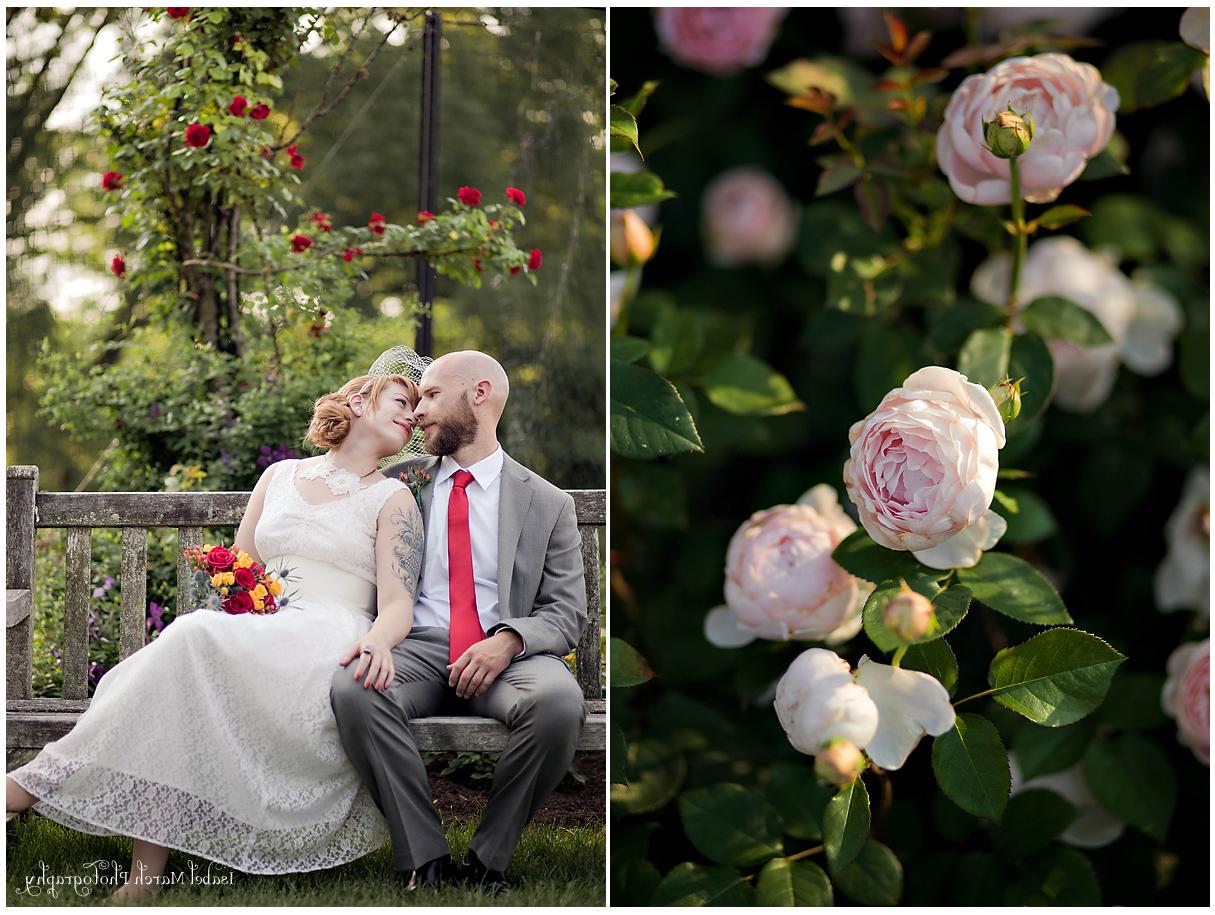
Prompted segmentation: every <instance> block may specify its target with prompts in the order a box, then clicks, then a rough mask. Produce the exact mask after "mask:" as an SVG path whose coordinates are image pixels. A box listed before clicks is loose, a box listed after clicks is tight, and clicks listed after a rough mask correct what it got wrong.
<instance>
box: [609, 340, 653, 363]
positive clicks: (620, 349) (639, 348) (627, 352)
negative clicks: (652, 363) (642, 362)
mask: <svg viewBox="0 0 1215 915" xmlns="http://www.w3.org/2000/svg"><path fill="white" fill-rule="evenodd" d="M611 339H612V353H611V354H612V358H613V359H615V360H616V361H617V362H636V361H637V360H638V359H640V358H641V357H642V356H644V355H645V354H646V353H648V352H649V351H650V343H649V341H648V340H642V339H641V338H639V337H612V338H611Z"/></svg>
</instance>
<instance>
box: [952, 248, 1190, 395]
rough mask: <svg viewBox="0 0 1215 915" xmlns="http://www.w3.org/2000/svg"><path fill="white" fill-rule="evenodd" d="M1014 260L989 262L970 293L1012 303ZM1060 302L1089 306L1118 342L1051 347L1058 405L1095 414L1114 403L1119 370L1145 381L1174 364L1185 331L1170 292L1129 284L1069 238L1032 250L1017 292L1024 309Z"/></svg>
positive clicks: (999, 257) (1000, 257) (1106, 258)
mask: <svg viewBox="0 0 1215 915" xmlns="http://www.w3.org/2000/svg"><path fill="white" fill-rule="evenodd" d="M1011 265H1012V259H1011V255H1010V254H1009V253H1008V252H1007V251H1002V252H1000V253H999V254H996V255H993V256H992V257H990V258H988V259H987V260H986V261H985V262H984V263H982V264H980V265H979V267H978V269H977V270H975V272H974V275H973V276H972V277H971V280H970V289H971V292H973V293H974V294H975V295H976V296H978V297H979V298H981V299H985V300H986V301H988V302H994V303H996V304H999V305H1003V304H1004V303H1005V302H1006V301H1007V300H1008V282H1009V274H1010V271H1011V269H1012V266H1011ZM1049 295H1056V296H1062V297H1063V298H1065V299H1070V300H1071V301H1073V302H1075V303H1076V304H1077V305H1080V306H1083V307H1084V308H1086V309H1087V310H1088V311H1090V312H1091V313H1092V314H1093V316H1094V317H1095V318H1096V319H1097V320H1098V321H1100V322H1101V325H1102V327H1104V328H1105V330H1106V332H1107V333H1108V334H1109V335H1110V337H1111V338H1112V342H1111V343H1106V344H1103V345H1101V346H1076V345H1075V344H1074V343H1068V342H1066V341H1064V340H1048V341H1047V343H1048V344H1049V346H1050V351H1051V354H1052V355H1053V356H1054V360H1055V403H1056V404H1058V405H1059V406H1060V407H1061V408H1062V409H1064V410H1067V411H1070V412H1073V413H1090V412H1092V411H1093V410H1096V409H1097V408H1098V407H1100V406H1101V405H1102V404H1103V403H1105V401H1106V399H1107V398H1108V397H1109V395H1110V392H1111V391H1112V390H1113V388H1114V382H1115V381H1116V380H1117V378H1118V365H1119V363H1122V364H1125V365H1126V366H1127V367H1128V368H1129V369H1131V370H1132V371H1134V372H1136V373H1137V374H1139V375H1148V376H1150V375H1157V374H1159V373H1160V372H1163V371H1164V370H1165V369H1166V368H1168V367H1169V365H1170V364H1171V363H1172V361H1173V339H1174V338H1175V337H1176V336H1177V333H1178V332H1179V331H1180V330H1181V325H1182V321H1183V316H1182V311H1181V306H1180V305H1179V304H1178V303H1177V301H1176V300H1175V299H1174V298H1173V297H1172V296H1171V295H1170V294H1169V293H1168V292H1166V291H1164V290H1163V289H1160V288H1159V287H1156V286H1152V285H1150V284H1148V283H1145V282H1141V281H1138V280H1135V281H1132V280H1129V279H1127V277H1126V275H1125V274H1123V273H1122V271H1121V270H1119V269H1118V267H1117V263H1116V261H1115V259H1114V258H1113V256H1111V255H1104V254H1096V253H1094V252H1092V251H1090V250H1089V249H1088V248H1086V247H1084V245H1082V244H1081V243H1080V242H1079V241H1077V240H1076V239H1074V238H1072V237H1070V236H1067V235H1058V236H1055V237H1053V238H1044V239H1042V240H1041V241H1038V242H1035V243H1034V244H1032V245H1031V246H1030V247H1029V251H1028V253H1027V254H1026V257H1025V262H1024V263H1023V264H1022V265H1021V279H1020V282H1019V283H1018V284H1017V301H1016V303H1015V304H1016V305H1017V306H1018V307H1023V306H1025V305H1028V304H1029V303H1030V302H1032V301H1033V300H1034V299H1037V298H1040V297H1042V296H1049Z"/></svg>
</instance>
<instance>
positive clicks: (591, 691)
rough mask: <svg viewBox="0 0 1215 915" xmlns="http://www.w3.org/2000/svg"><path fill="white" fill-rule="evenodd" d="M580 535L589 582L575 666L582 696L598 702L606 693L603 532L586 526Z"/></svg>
mask: <svg viewBox="0 0 1215 915" xmlns="http://www.w3.org/2000/svg"><path fill="white" fill-rule="evenodd" d="M578 532H579V534H581V535H582V574H583V578H584V580H585V582H586V630H585V631H584V632H583V633H582V640H581V641H580V642H579V643H578V653H577V655H576V656H575V666H576V669H577V677H578V685H579V686H581V687H582V695H584V696H586V697H587V698H593V699H598V698H599V696H600V694H601V691H602V686H601V684H600V682H599V666H600V654H601V652H600V648H599V619H600V613H601V611H600V606H599V600H600V595H599V529H598V528H597V527H591V526H585V527H581V528H579V531H578Z"/></svg>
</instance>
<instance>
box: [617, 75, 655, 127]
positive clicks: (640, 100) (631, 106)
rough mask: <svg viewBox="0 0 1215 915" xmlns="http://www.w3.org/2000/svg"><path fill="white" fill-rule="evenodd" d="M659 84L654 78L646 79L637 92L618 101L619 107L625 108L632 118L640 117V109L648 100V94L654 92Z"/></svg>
mask: <svg viewBox="0 0 1215 915" xmlns="http://www.w3.org/2000/svg"><path fill="white" fill-rule="evenodd" d="M658 86H659V82H658V80H656V79H651V80H647V81H646V82H644V83H642V84H641V88H640V89H638V90H637V94H636V95H634V96H633V97H632V98H629V99H626V100H625V101H623V102H621V103H620V107H621V108H623V109H625V111H627V112H628V113H629V114H631V115H632V116H633V117H634V118H639V117H641V111H642V109H643V108H645V103H646V102H648V101H649V100H650V96H651V95H653V94H654V90H655V89H657V88H658Z"/></svg>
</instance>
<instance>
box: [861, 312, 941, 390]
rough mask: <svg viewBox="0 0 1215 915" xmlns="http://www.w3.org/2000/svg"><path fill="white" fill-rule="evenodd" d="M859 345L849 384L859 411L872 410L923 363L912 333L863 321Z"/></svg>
mask: <svg viewBox="0 0 1215 915" xmlns="http://www.w3.org/2000/svg"><path fill="white" fill-rule="evenodd" d="M864 324H865V326H864V329H863V330H862V331H861V345H860V350H859V351H858V352H857V356H856V361H855V362H854V364H853V368H852V383H853V387H855V388H856V396H857V401H858V402H859V403H860V405H861V408H862V409H863V410H866V411H868V410H872V409H874V408H875V407H877V405H878V403H879V402H880V401H881V399H882V398H883V397H885V396H886V394H887V392H888V391H891V390H893V389H894V388H897V387H898V386H899V385H900V384H902V383H903V379H905V378H906V377H907V376H908V375H910V374H911V373H912V372H914V371H915V370H916V369H918V368H919V367H920V366H922V365H923V364H924V361H923V358H922V357H921V356H920V347H919V344H918V342H917V340H916V336H915V334H910V333H908V332H907V331H906V330H905V329H902V328H899V327H895V326H894V325H891V324H886V323H883V322H880V321H876V320H872V319H865V321H864Z"/></svg>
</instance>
